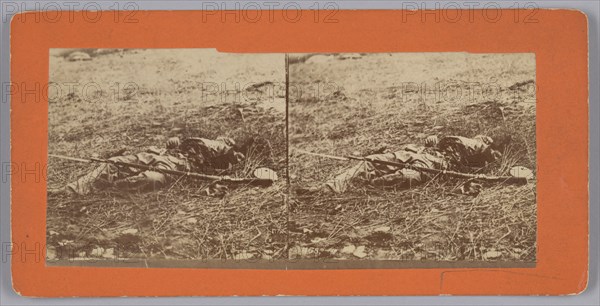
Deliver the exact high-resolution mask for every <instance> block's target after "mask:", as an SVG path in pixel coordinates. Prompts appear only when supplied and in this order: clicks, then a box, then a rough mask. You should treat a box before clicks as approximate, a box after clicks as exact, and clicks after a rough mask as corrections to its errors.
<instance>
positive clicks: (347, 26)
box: [11, 10, 588, 297]
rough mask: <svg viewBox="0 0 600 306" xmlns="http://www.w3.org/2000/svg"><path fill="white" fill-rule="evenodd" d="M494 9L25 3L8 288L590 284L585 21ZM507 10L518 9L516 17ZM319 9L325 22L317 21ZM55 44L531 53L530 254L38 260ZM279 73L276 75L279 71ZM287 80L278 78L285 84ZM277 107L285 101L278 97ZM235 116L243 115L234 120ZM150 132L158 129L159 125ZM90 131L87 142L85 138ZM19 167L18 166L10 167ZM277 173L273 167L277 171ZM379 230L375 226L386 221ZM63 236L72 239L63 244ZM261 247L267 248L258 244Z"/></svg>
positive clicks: (321, 291) (114, 292)
mask: <svg viewBox="0 0 600 306" xmlns="http://www.w3.org/2000/svg"><path fill="white" fill-rule="evenodd" d="M497 12H498V13H499V14H500V13H501V15H500V16H501V17H498V18H494V19H493V20H490V18H491V17H490V16H489V14H488V13H489V12H486V11H478V10H471V11H446V13H447V14H456V16H459V15H462V16H463V17H467V16H468V17H469V18H457V19H452V20H449V19H448V18H441V19H439V20H436V19H435V18H424V19H423V18H421V16H419V14H420V12H418V11H410V12H409V11H391V10H388V11H386V10H370V11H337V12H334V13H335V14H333V15H332V16H330V14H325V13H327V12H322V13H323V14H322V15H321V16H319V15H315V14H314V12H312V11H297V13H298V14H299V15H298V16H291V15H290V14H291V13H289V12H283V11H264V12H261V13H262V14H260V15H257V16H262V18H254V17H252V20H248V19H247V18H240V19H239V20H236V18H229V17H227V16H228V15H224V16H225V17H226V18H222V16H221V15H222V14H224V13H223V12H219V11H211V12H201V11H139V12H137V13H136V14H135V18H134V19H133V20H134V22H124V21H125V20H129V19H128V18H131V16H129V14H131V12H122V13H118V12H111V13H110V14H109V13H106V14H101V16H98V17H97V18H95V19H94V22H90V20H89V16H88V15H85V14H79V13H75V14H68V13H66V12H65V14H63V16H65V17H67V16H68V17H69V18H59V19H58V20H57V19H52V20H48V19H47V18H36V14H39V13H36V12H29V13H22V14H18V15H16V16H14V18H13V20H12V23H11V26H12V28H11V82H12V84H13V86H12V88H11V158H12V163H13V165H17V166H18V167H14V169H13V170H14V171H13V172H14V173H13V175H12V177H11V179H12V181H11V187H12V197H11V199H12V205H11V208H12V211H11V214H12V244H13V249H12V277H13V286H14V288H15V290H16V291H17V292H18V293H20V294H22V295H26V296H35V297H71V296H96V297H100V296H227V295H236V296H245V295H249V296H263V295H324V296H328V295H563V294H575V293H579V292H582V291H583V290H585V288H586V285H587V280H588V28H587V19H586V16H585V15H584V14H582V13H581V12H578V11H572V10H538V11H537V12H536V14H535V18H534V19H532V20H534V22H523V19H522V18H520V17H519V18H515V16H522V17H525V16H530V15H531V11H512V10H501V11H497ZM515 12H516V13H520V14H518V15H515ZM209 13H210V14H209ZM315 16H316V17H315ZM325 16H328V19H327V20H323V18H324V17H325ZM453 16H455V15H453ZM502 16H504V17H502ZM508 16H510V17H508ZM38 17H39V16H38ZM267 17H269V18H267ZM530 19H531V18H530ZM530 19H528V20H529V21H531V20H530ZM325 21H327V22H325ZM57 48H63V49H64V48H81V49H86V48H90V49H91V48H94V49H100V48H120V49H129V48H132V49H133V48H135V49H158V48H162V49H176V48H177V49H182V48H184V49H187V48H190V49H192V48H193V49H216V50H218V51H220V52H225V53H240V54H244V53H261V54H284V55H285V54H286V53H290V54H291V53H322V54H329V53H359V54H363V55H364V54H370V53H445V52H465V53H470V54H483V53H485V54H498V53H529V54H534V57H535V85H536V92H535V99H536V105H535V107H536V108H535V109H536V111H535V120H536V121H535V129H536V130H535V138H536V142H535V143H536V144H535V148H534V149H535V151H536V152H537V153H536V158H537V170H536V179H537V187H536V198H537V213H536V224H535V226H537V231H536V237H535V238H536V246H535V253H536V256H535V262H534V264H532V265H527V266H520V267H502V266H499V267H475V266H471V267H467V268H465V267H463V268H461V267H435V266H434V267H423V268H406V267H403V268H394V267H390V266H386V267H385V269H380V268H377V267H368V268H364V267H363V268H360V269H354V268H352V267H351V266H349V267H347V268H342V269H340V268H326V269H316V268H315V269H305V268H303V269H294V268H293V265H292V263H293V262H292V260H290V262H291V263H290V264H281V263H279V264H277V265H278V266H277V268H272V267H270V266H265V265H261V266H259V267H253V266H252V265H248V266H246V267H245V268H243V269H240V268H236V269H230V268H227V267H221V268H211V269H206V268H197V267H192V266H189V267H185V266H184V267H166V268H154V267H149V268H145V267H119V266H112V267H111V266H74V265H71V266H56V265H49V264H48V263H47V262H46V261H45V260H44V258H46V257H47V254H46V247H45V246H46V244H47V243H48V242H49V241H48V240H47V239H48V238H47V235H48V233H47V227H46V225H47V216H48V214H49V212H47V203H48V197H49V195H48V193H47V186H46V181H45V176H46V175H47V174H48V173H47V172H48V171H47V169H48V168H47V166H48V163H49V162H50V161H49V160H48V154H49V153H53V152H49V149H48V148H49V141H54V140H55V138H52V139H49V124H48V120H49V119H48V118H49V109H50V108H51V106H50V105H49V104H50V103H49V101H48V95H49V93H48V89H49V88H51V86H49V81H51V80H49V67H51V59H50V56H49V54H50V53H51V50H52V49H57ZM80 56H83V57H82V58H79V60H81V61H85V58H84V57H85V55H80ZM114 56H115V58H118V56H119V55H114ZM151 59H152V58H151V57H147V60H151ZM283 59H285V56H284V57H283ZM76 60H77V59H76ZM351 60H352V58H349V59H347V61H348V62H349V61H351ZM267 62H269V61H267V60H265V62H264V63H263V64H265V65H266V64H267ZM220 64H222V62H219V61H217V60H215V66H218V65H220ZM284 64H285V62H284ZM288 64H290V63H289V59H288ZM240 65H241V62H240ZM263 66H264V65H263ZM138 68H139V69H140V70H139V71H140V72H139V75H143V76H146V75H147V74H148V73H149V72H148V71H144V70H141V69H143V68H142V67H141V66H140V67H138ZM180 68H181V67H180ZM216 68H217V67H215V69H214V70H215V71H216V70H217V69H216ZM480 68H482V69H483V68H485V67H480ZM161 69H162V70H161V71H162V72H157V71H154V72H152V73H154V74H156V75H162V74H163V73H164V71H167V70H168V69H169V67H168V66H165V67H163V68H161ZM182 69H183V70H182V71H184V70H185V67H183V68H182ZM290 69H291V68H290ZM398 69H400V67H399V68H398ZM275 70H277V69H275V68H274V71H275ZM277 71H279V70H277ZM282 71H283V72H284V73H285V69H283V70H282ZM218 73H219V72H215V73H214V74H218ZM287 77H288V78H289V77H294V71H289V74H288V76H287ZM285 78H286V77H285V74H283V75H282V78H281V79H282V81H283V82H285ZM288 82H289V81H288ZM263 83H264V82H263ZM286 84H289V85H291V83H286ZM182 86H183V85H182ZM184 87H185V86H184ZM182 88H183V87H182ZM567 89H568V90H567ZM186 90H187V89H186ZM338 95H339V93H338ZM281 96H284V95H281ZM288 99H289V97H288ZM287 102H288V107H290V105H289V103H290V100H287ZM149 103H150V102H149ZM242 111H243V110H242ZM288 111H290V109H288ZM344 111H345V110H343V109H340V112H344ZM340 114H341V113H340ZM100 115H101V114H100V113H99V115H98V116H100ZM155 115H157V114H155ZM158 115H160V114H158ZM158 115H157V116H158ZM292 115H293V114H292V113H290V116H291V117H289V118H287V120H290V119H291V118H293V117H292ZM68 120H77V118H70V119H68ZM245 120H252V119H251V118H249V117H248V116H246V117H245ZM115 124H117V123H115ZM288 124H290V126H292V125H293V124H294V123H293V122H288ZM150 126H152V125H151V124H150ZM155 128H157V129H159V128H162V126H161V125H160V124H157V125H156V126H155ZM169 128H171V129H173V128H177V127H176V126H172V127H171V126H170V127H169ZM292 132H293V131H292ZM123 133H125V131H123ZM88 136H89V137H92V138H93V137H94V135H93V133H91V134H90V135H88ZM470 136H474V135H470ZM61 137H66V136H65V135H63V136H61ZM324 145H326V143H324ZM350 152H351V151H350ZM284 159H285V158H284ZM32 169H33V170H32ZM267 170H269V169H267ZM17 171H20V172H19V173H18V174H17ZM279 174H280V176H281V172H280V173H279ZM292 183H293V182H292ZM209 191H210V190H209ZM213 191H214V190H213ZM461 196H462V195H461ZM142 204H143V203H142ZM332 208H333V209H334V207H332ZM174 213H175V214H176V213H177V212H174ZM82 214H85V211H82ZM201 221H202V220H197V219H195V220H191V219H190V218H187V219H185V220H183V221H182V222H188V223H189V224H197V223H198V222H201ZM383 228H384V229H383V230H382V231H384V232H385V231H386V230H387V229H385V227H383ZM392 230H393V229H392ZM300 231H302V229H300ZM122 232H127V233H128V234H133V233H134V232H135V231H132V230H131V229H128V228H123V229H122ZM247 234H248V235H249V240H248V241H251V240H250V239H253V237H259V238H256V239H263V238H262V236H261V235H265V233H264V232H263V231H261V233H260V235H259V234H258V232H254V231H250V232H248V233H247ZM303 234H306V233H303ZM50 236H52V234H50ZM73 238H77V237H71V238H68V237H67V238H65V239H66V240H67V241H68V240H69V239H71V240H72V239H73ZM252 241H257V240H252ZM319 242H320V241H316V240H315V241H314V242H313V243H319ZM65 243H66V242H65ZM358 247H359V246H357V249H358ZM88 251H89V253H93V252H96V253H97V252H98V251H94V250H88ZM103 251H105V250H103ZM360 251H363V249H359V250H354V249H353V253H354V254H355V255H356V257H361V256H362V253H361V252H360ZM501 251H502V250H498V252H501ZM365 252H367V251H365ZM103 254H106V253H105V252H104V253H103ZM264 254H271V253H267V252H266V251H265V252H264ZM490 256H491V255H490ZM328 267H330V266H328Z"/></svg>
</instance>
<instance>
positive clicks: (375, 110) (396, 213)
mask: <svg viewBox="0 0 600 306" xmlns="http://www.w3.org/2000/svg"><path fill="white" fill-rule="evenodd" d="M289 78H290V101H289V106H288V107H289V142H290V160H289V163H290V164H289V174H290V181H291V189H294V188H296V187H308V186H317V185H319V184H321V183H323V182H324V181H326V180H327V179H328V178H331V177H332V176H333V175H335V174H336V173H339V172H340V171H342V170H343V169H345V168H347V167H348V166H349V163H348V162H345V161H336V160H329V159H323V158H319V157H314V156H308V155H303V154H298V153H296V152H295V151H294V149H295V148H300V149H303V150H308V151H312V152H318V153H324V154H334V155H351V154H354V155H363V156H364V155H368V154H370V153H373V152H374V151H375V150H377V149H379V148H381V147H387V148H389V149H391V150H393V149H394V148H397V147H398V146H399V145H401V144H406V143H416V144H422V143H423V142H424V139H425V137H427V136H428V135H439V136H444V135H462V136H467V137H473V136H476V135H478V134H486V135H488V136H491V137H493V138H494V139H495V140H496V145H497V148H498V149H499V150H500V151H501V152H502V153H503V154H504V155H503V158H502V160H500V161H498V162H497V163H496V164H492V165H489V166H488V167H487V168H485V169H480V171H481V172H483V173H490V174H501V175H506V174H507V172H508V169H510V167H512V166H514V165H521V166H525V167H528V168H530V169H534V170H535V169H536V166H535V165H536V144H535V58H534V56H533V55H532V54H467V53H446V54H436V53H429V54H417V53H415V54H410V53H406V54H369V55H366V54H363V55H360V54H353V55H349V56H348V55H345V56H338V55H326V54H321V55H314V56H310V55H306V54H301V55H294V56H291V60H290V67H289ZM462 183H464V181H461V180H456V179H434V180H433V181H430V182H429V183H427V184H425V185H423V186H419V187H416V188H413V189H410V190H382V189H376V188H372V187H368V186H354V188H352V190H350V191H349V192H347V193H345V194H343V195H325V196H319V195H305V196H294V195H292V198H291V200H290V222H289V231H290V241H291V245H290V250H289V256H290V257H291V258H336V259H401V260H443V261H460V260H462V261H490V260H495V261H517V262H533V261H535V258H536V213H537V210H536V194H535V182H530V183H528V184H527V185H525V186H514V185H512V186H511V185H502V184H495V185H490V184H487V185H485V186H484V187H485V188H484V190H483V191H482V192H481V193H480V194H479V195H477V196H469V195H464V194H461V193H459V192H457V191H458V189H459V187H460V186H461V185H462Z"/></svg>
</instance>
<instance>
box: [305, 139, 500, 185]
mask: <svg viewBox="0 0 600 306" xmlns="http://www.w3.org/2000/svg"><path fill="white" fill-rule="evenodd" d="M492 142H493V140H492V139H491V138H490V137H487V136H481V135H480V136H476V137H474V138H467V137H462V136H446V137H443V138H441V139H439V140H438V138H437V137H436V136H430V137H428V138H427V139H426V142H425V145H424V146H420V145H416V144H407V145H403V146H402V147H400V149H399V150H397V151H395V152H387V153H381V154H373V155H369V156H367V157H366V158H367V159H373V160H381V161H387V162H393V163H401V164H406V165H409V166H416V167H421V168H428V169H436V170H455V171H456V170H458V171H465V169H469V168H471V167H482V166H485V165H487V164H488V163H491V162H493V161H495V160H497V159H498V158H499V157H500V156H501V154H500V153H499V152H498V151H496V150H493V149H492V148H491V145H492ZM431 178H432V175H431V174H428V173H424V172H421V171H417V170H414V169H410V167H405V168H398V167H396V166H388V165H383V164H378V163H372V162H368V161H361V162H359V163H358V164H356V165H354V166H353V167H351V168H348V169H346V170H344V171H343V172H342V173H340V174H338V175H336V176H335V177H334V178H332V179H330V180H328V181H327V182H326V183H325V184H324V185H322V186H319V187H317V188H316V189H311V190H310V191H317V190H318V191H324V192H334V193H343V192H345V191H346V190H348V188H349V187H350V186H351V184H354V183H364V184H370V185H373V186H394V187H396V188H410V187H411V186H416V185H419V184H422V183H424V182H426V181H428V180H429V179H431Z"/></svg>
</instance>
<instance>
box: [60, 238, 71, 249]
mask: <svg viewBox="0 0 600 306" xmlns="http://www.w3.org/2000/svg"><path fill="white" fill-rule="evenodd" d="M73 242H74V241H73V240H66V239H63V240H61V241H59V242H58V245H60V246H63V247H64V246H67V245H71V244H73Z"/></svg>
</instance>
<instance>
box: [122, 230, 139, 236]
mask: <svg viewBox="0 0 600 306" xmlns="http://www.w3.org/2000/svg"><path fill="white" fill-rule="evenodd" d="M137 233H138V230H137V229H135V228H130V229H126V230H124V231H122V232H121V234H123V235H127V234H129V235H135V234H137Z"/></svg>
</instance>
